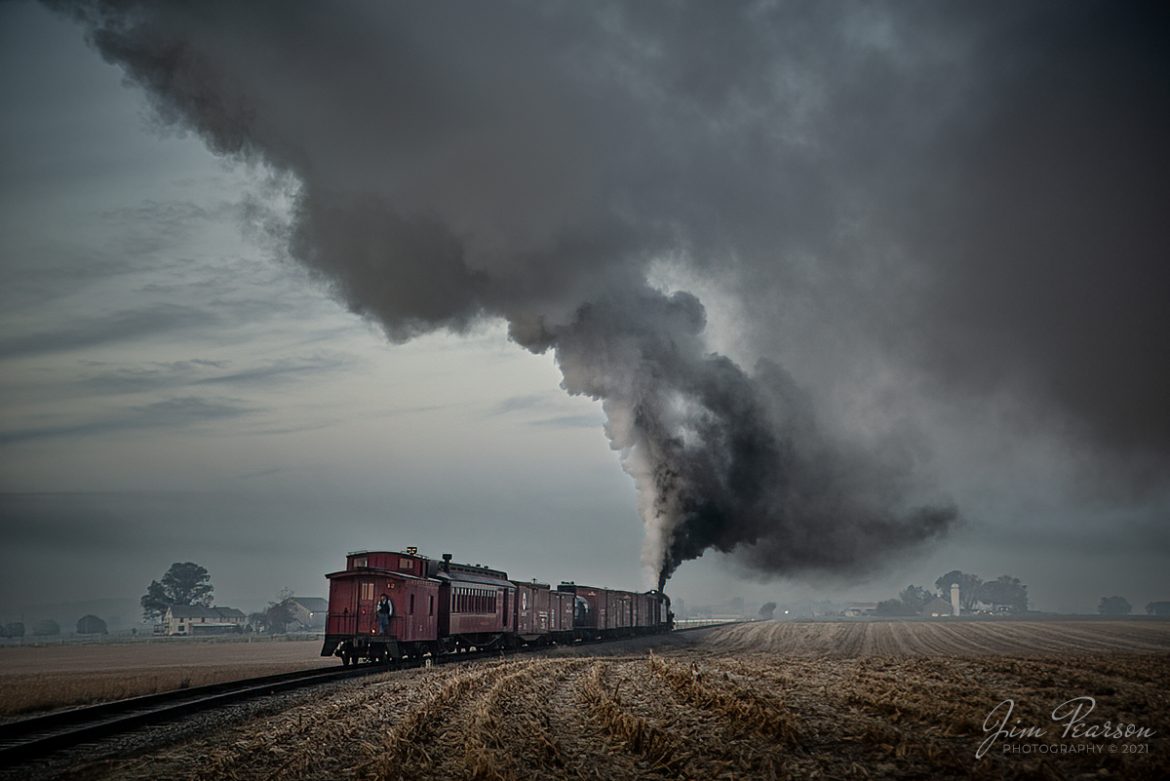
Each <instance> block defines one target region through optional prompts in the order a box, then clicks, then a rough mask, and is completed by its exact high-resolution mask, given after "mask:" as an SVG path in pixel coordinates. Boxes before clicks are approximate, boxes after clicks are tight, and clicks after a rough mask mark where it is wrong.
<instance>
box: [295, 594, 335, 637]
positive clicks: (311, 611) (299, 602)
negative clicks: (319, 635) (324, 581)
mask: <svg viewBox="0 0 1170 781" xmlns="http://www.w3.org/2000/svg"><path fill="white" fill-rule="evenodd" d="M288 610H289V613H290V614H291V615H292V619H293V621H295V622H296V623H297V624H299V625H300V629H302V630H304V631H306V632H310V631H313V630H318V629H324V628H325V614H326V613H328V612H329V603H328V602H327V601H326V600H324V599H322V598H321V597H293V598H292V599H290V600H289V601H288Z"/></svg>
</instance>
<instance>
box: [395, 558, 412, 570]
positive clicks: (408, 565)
mask: <svg viewBox="0 0 1170 781" xmlns="http://www.w3.org/2000/svg"><path fill="white" fill-rule="evenodd" d="M398 569H401V570H406V571H407V572H410V571H412V570H413V569H414V562H412V561H411V560H410V559H399V560H398Z"/></svg>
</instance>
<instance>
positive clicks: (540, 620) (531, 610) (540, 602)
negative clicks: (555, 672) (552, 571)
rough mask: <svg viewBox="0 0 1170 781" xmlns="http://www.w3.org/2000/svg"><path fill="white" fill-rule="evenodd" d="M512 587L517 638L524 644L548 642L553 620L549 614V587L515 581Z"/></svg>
mask: <svg viewBox="0 0 1170 781" xmlns="http://www.w3.org/2000/svg"><path fill="white" fill-rule="evenodd" d="M512 585H514V586H515V587H516V599H515V600H514V605H515V610H514V613H513V615H514V626H515V632H516V634H517V636H518V637H519V639H520V640H521V641H523V642H525V643H545V642H548V640H549V633H550V632H552V620H553V617H552V615H551V614H550V612H549V604H550V601H551V598H550V596H549V593H550V591H549V585H548V584H547V583H537V582H536V581H532V582H531V583H524V582H521V581H516V580H514V581H512Z"/></svg>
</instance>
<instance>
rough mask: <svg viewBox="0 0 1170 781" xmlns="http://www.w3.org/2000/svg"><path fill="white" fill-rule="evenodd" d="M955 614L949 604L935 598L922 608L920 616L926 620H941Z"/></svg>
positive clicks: (939, 598) (940, 598)
mask: <svg viewBox="0 0 1170 781" xmlns="http://www.w3.org/2000/svg"><path fill="white" fill-rule="evenodd" d="M954 614H955V610H954V607H952V605H951V603H950V602H948V601H947V600H945V599H943V598H942V597H935V598H934V599H932V600H930V601H929V602H927V603H926V604H925V605H924V606H923V607H922V615H923V616H925V617H926V618H941V617H942V616H951V615H954Z"/></svg>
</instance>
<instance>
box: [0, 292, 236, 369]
mask: <svg viewBox="0 0 1170 781" xmlns="http://www.w3.org/2000/svg"><path fill="white" fill-rule="evenodd" d="M215 322H216V317H215V315H213V314H211V313H209V312H207V311H206V310H203V309H198V308H195V307H191V306H181V305H178V304H156V305H154V306H150V307H144V308H140V309H131V310H125V311H121V312H115V313H113V314H110V315H108V316H105V317H100V318H86V319H82V320H77V321H75V322H72V323H68V324H67V325H65V326H62V327H59V328H57V329H56V330H51V331H40V332H31V333H25V334H16V335H12V336H7V337H4V338H0V358H16V357H22V356H28V355H38V354H44V353H55V352H64V351H67V350H78V349H82V348H87V347H95V346H97V345H102V344H110V343H117V342H124V341H129V340H133V339H142V338H148V337H151V336H155V335H158V334H161V333H167V332H173V331H180V330H185V329H190V328H196V327H199V326H207V325H210V324H213V323H215Z"/></svg>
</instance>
